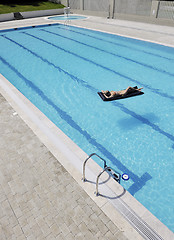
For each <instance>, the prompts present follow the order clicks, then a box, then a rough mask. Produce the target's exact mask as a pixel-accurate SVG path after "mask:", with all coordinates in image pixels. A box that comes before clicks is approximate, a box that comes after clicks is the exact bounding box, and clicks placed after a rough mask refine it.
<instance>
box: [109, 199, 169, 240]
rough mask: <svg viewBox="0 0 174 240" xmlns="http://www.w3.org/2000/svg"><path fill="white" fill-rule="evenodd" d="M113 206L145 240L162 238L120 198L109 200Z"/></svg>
mask: <svg viewBox="0 0 174 240" xmlns="http://www.w3.org/2000/svg"><path fill="white" fill-rule="evenodd" d="M111 203H112V204H113V205H114V207H115V208H116V209H117V210H118V211H119V212H120V213H121V214H122V215H123V216H124V217H125V218H126V219H127V220H128V221H129V223H130V224H131V225H132V226H133V227H134V228H135V229H136V231H137V232H139V234H140V235H141V236H142V237H143V238H144V239H147V240H164V239H163V238H162V237H161V236H159V235H158V234H157V233H156V232H155V231H154V230H153V229H152V228H151V227H150V226H149V225H148V224H147V223H146V222H144V221H143V220H142V219H141V218H140V217H138V216H137V214H136V213H135V212H133V210H132V209H130V208H129V207H128V206H127V205H126V204H125V203H124V202H123V201H122V200H121V199H118V198H117V199H114V200H112V201H111Z"/></svg>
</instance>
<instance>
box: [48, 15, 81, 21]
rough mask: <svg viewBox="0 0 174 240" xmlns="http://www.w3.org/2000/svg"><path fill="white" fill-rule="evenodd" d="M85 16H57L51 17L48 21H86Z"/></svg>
mask: <svg viewBox="0 0 174 240" xmlns="http://www.w3.org/2000/svg"><path fill="white" fill-rule="evenodd" d="M85 18H86V17H84V16H78V15H68V16H67V15H63V16H56V17H49V18H48V19H51V20H78V19H85Z"/></svg>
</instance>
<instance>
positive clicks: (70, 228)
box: [0, 95, 125, 240]
mask: <svg viewBox="0 0 174 240" xmlns="http://www.w3.org/2000/svg"><path fill="white" fill-rule="evenodd" d="M13 112H14V110H13V109H12V108H11V107H10V105H9V104H8V103H7V101H5V99H4V98H3V97H2V95H0V127H1V128H0V129H1V130H0V131H1V134H0V156H1V157H0V166H1V167H0V176H1V180H2V181H1V185H0V202H1V206H0V208H1V210H2V211H1V212H0V231H1V239H18V240H19V239H31V240H32V239H49V240H51V239H59V240H60V239H83V240H84V239H107V237H109V238H110V239H114V237H116V235H114V234H116V233H119V234H120V235H119V237H120V236H122V233H121V231H119V229H118V228H117V227H116V226H115V225H114V224H113V223H112V222H111V221H110V220H109V219H108V218H107V216H106V215H105V214H104V213H103V212H102V211H101V209H100V208H99V207H98V206H97V205H96V204H95V203H94V202H93V201H92V199H90V197H89V196H88V195H87V194H86V192H84V191H83V189H81V187H80V186H79V185H78V184H77V183H76V182H75V180H74V179H73V178H72V177H71V176H70V175H69V173H68V172H67V171H66V170H65V169H64V168H63V166H61V164H60V163H59V161H58V160H57V159H56V158H55V157H54V156H53V155H52V154H51V153H50V151H49V150H48V149H47V148H46V147H45V146H44V145H43V144H42V143H41V142H40V140H39V139H38V138H37V136H35V135H34V133H33V132H32V131H31V129H30V128H28V126H27V125H26V124H25V123H24V122H23V121H22V119H21V118H20V117H19V116H18V115H13ZM70 202H71V204H70ZM109 228H110V229H109ZM120 239H121V238H120ZM122 239H125V238H124V236H122Z"/></svg>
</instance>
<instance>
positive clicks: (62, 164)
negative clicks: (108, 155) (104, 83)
mask: <svg viewBox="0 0 174 240" xmlns="http://www.w3.org/2000/svg"><path fill="white" fill-rule="evenodd" d="M56 22H59V21H53V20H48V19H47V18H45V17H43V18H36V19H34V18H33V19H26V20H20V21H11V22H4V23H0V29H1V30H2V29H7V28H17V27H25V26H33V25H42V24H49V23H56ZM60 22H61V21H60ZM70 24H73V25H76V26H82V27H86V28H92V29H95V30H102V31H107V32H110V33H115V34H119V35H124V36H129V37H135V38H138V39H144V40H149V41H152V42H159V43H161V44H164V45H168V46H173V47H174V38H173V37H174V28H172V27H166V26H158V25H151V24H144V23H136V22H128V21H121V20H109V19H104V18H97V17H89V18H87V19H86V20H73V21H71V22H70ZM154 33H155V34H154ZM0 93H1V94H2V95H0V111H1V115H0V124H1V126H0V131H1V135H0V136H1V142H0V146H1V148H0V153H1V158H0V164H1V168H0V173H1V175H0V179H1V185H0V193H1V194H0V201H1V208H2V210H1V211H0V214H1V215H0V223H1V225H0V232H2V234H1V235H2V239H13V238H14V239H87V238H88V239H89V238H90V239H120V240H122V239H123V240H124V239H143V237H142V236H141V235H140V234H139V233H138V231H137V230H135V228H134V227H132V225H130V223H129V222H127V221H126V220H125V218H124V217H123V216H122V215H121V214H120V213H119V212H118V211H117V210H115V208H114V206H113V205H112V204H111V203H110V202H109V201H108V199H109V200H111V199H112V198H114V197H115V195H114V196H112V193H111V192H109V191H108V189H106V188H104V187H103V186H102V185H101V186H100V188H99V191H100V192H101V193H102V194H105V196H103V197H102V196H99V197H96V196H95V194H94V191H95V184H92V183H90V182H86V183H83V182H82V181H81V178H82V163H83V161H84V160H85V158H86V157H87V155H86V154H85V153H84V152H82V151H81V149H79V148H78V147H77V146H76V145H75V144H74V143H73V142H72V141H71V140H70V139H68V138H67V137H66V136H64V134H63V133H62V132H61V131H60V130H59V129H57V128H56V127H55V126H54V124H52V123H51V122H49V120H48V119H47V118H46V117H45V116H44V115H43V114H42V113H40V111H39V110H38V109H36V108H35V107H34V106H33V105H32V104H31V103H30V102H29V101H28V100H27V99H25V97H24V96H23V95H22V94H20V93H19V92H18V91H17V90H16V89H15V88H14V87H13V86H12V85H11V84H9V83H8V81H7V80H6V79H5V78H4V77H3V76H0ZM5 99H6V100H7V101H6V100H5ZM27 125H28V126H29V127H28V126H27ZM45 125H47V127H46V126H45ZM57 136H58V137H57ZM67 146H68V147H67ZM71 159H72V162H73V163H71V162H70V160H71ZM94 166H95V169H96V171H97V172H100V171H101V169H100V168H98V167H97V166H96V165H95V163H94V162H92V163H89V167H91V168H93V167H94ZM91 168H89V169H88V168H87V178H89V179H90V180H91V181H92V182H93V181H94V180H95V178H93V177H95V176H93V173H91V170H90V169H91ZM97 168H98V169H97ZM103 185H104V184H103ZM117 185H118V186H117ZM108 186H109V188H110V189H112V188H114V189H117V190H116V191H117V192H116V195H117V196H119V198H122V199H123V200H124V202H125V203H126V204H128V203H129V206H131V207H134V208H135V209H134V211H135V214H136V213H137V214H139V212H141V214H140V215H141V216H140V217H141V218H142V219H143V220H144V221H145V222H147V223H148V225H149V226H150V227H151V228H152V229H155V232H157V233H158V235H157V237H158V236H161V239H166V240H167V239H172V238H173V233H172V232H170V231H169V230H168V229H167V228H166V227H165V226H164V225H163V224H161V223H160V222H159V221H158V220H157V219H156V218H155V217H154V218H153V216H151V214H150V213H149V212H148V211H147V210H146V209H145V208H143V206H141V204H139V203H138V202H137V201H136V200H135V201H134V203H132V199H133V198H132V197H131V196H130V195H129V194H128V193H125V192H124V190H123V189H122V188H121V186H120V185H119V184H117V183H115V182H113V181H112V179H111V180H110V183H109V185H108ZM115 198H118V197H115ZM126 198H127V199H126ZM115 200H116V199H115ZM116 203H119V202H118V201H117V202H116ZM133 205H134V206H133ZM151 217H152V218H151ZM150 218H151V219H150ZM144 238H145V237H144ZM146 239H148V238H146ZM153 239H157V238H153ZM159 239H160V238H159Z"/></svg>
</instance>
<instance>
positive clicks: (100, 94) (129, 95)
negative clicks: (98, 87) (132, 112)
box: [98, 91, 144, 101]
mask: <svg viewBox="0 0 174 240" xmlns="http://www.w3.org/2000/svg"><path fill="white" fill-rule="evenodd" d="M142 94H144V92H140V91H135V92H133V93H129V94H127V95H126V96H115V97H111V98H106V97H105V95H104V94H103V93H102V92H98V95H99V96H100V97H101V99H102V100H103V101H113V100H119V99H124V98H129V97H135V96H138V95H142Z"/></svg>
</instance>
